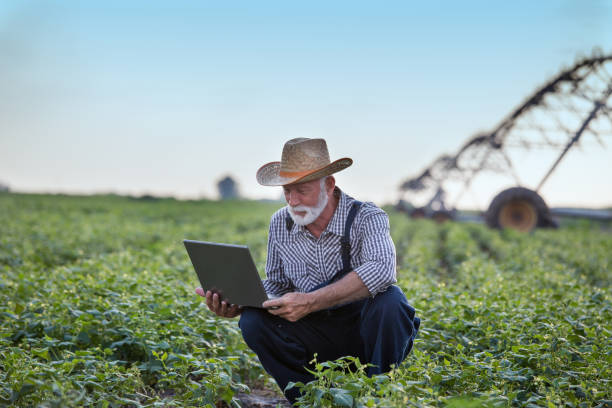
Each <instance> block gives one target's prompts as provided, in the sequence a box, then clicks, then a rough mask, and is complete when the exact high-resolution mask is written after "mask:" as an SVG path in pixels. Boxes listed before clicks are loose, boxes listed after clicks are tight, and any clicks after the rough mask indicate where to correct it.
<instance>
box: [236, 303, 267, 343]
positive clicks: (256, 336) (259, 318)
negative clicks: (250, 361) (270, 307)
mask: <svg viewBox="0 0 612 408" xmlns="http://www.w3.org/2000/svg"><path fill="white" fill-rule="evenodd" d="M264 313H265V314H267V312H265V311H264V312H262V311H261V310H259V309H255V308H245V309H244V310H242V313H241V314H240V321H239V322H238V327H240V330H241V331H242V338H244V341H245V342H246V344H248V345H249V347H251V348H252V347H253V345H255V344H257V343H259V342H261V341H263V336H264V335H265V333H266V329H265V324H266V323H265V319H266V317H267V316H265V315H264Z"/></svg>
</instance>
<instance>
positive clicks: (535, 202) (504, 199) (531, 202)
mask: <svg viewBox="0 0 612 408" xmlns="http://www.w3.org/2000/svg"><path fill="white" fill-rule="evenodd" d="M485 221H486V223H487V225H488V226H489V227H491V228H500V229H501V228H513V229H515V230H518V231H522V232H529V231H531V230H533V229H534V228H536V227H556V224H555V222H554V221H553V220H552V218H551V215H550V211H549V209H548V206H547V205H546V203H545V202H544V200H543V199H542V197H540V195H539V194H538V193H536V192H535V191H533V190H529V189H527V188H524V187H512V188H509V189H507V190H504V191H502V192H501V193H499V194H497V195H496V196H495V198H493V201H491V205H489V209H488V210H487V212H486V213H485Z"/></svg>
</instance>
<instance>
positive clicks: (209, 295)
mask: <svg viewBox="0 0 612 408" xmlns="http://www.w3.org/2000/svg"><path fill="white" fill-rule="evenodd" d="M206 306H208V308H209V309H210V310H213V300H212V292H211V291H210V290H208V291H206Z"/></svg>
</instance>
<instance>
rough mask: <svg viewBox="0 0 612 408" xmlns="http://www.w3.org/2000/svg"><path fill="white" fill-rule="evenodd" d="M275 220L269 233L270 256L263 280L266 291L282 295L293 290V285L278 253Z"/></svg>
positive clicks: (270, 293)
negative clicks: (275, 238)
mask: <svg viewBox="0 0 612 408" xmlns="http://www.w3.org/2000/svg"><path fill="white" fill-rule="evenodd" d="M274 228H275V226H274V222H271V223H270V231H269V233H268V258H267V259H266V279H264V280H263V285H264V289H265V290H266V293H267V294H269V295H274V296H282V295H284V294H285V293H287V292H291V290H292V289H293V285H292V283H291V281H290V280H289V279H288V278H287V276H286V275H285V273H284V271H283V263H282V261H281V257H280V255H279V253H278V249H277V248H276V246H277V245H278V244H277V243H276V241H275V240H274V237H273V235H274Z"/></svg>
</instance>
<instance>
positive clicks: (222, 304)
mask: <svg viewBox="0 0 612 408" xmlns="http://www.w3.org/2000/svg"><path fill="white" fill-rule="evenodd" d="M195 293H197V294H198V295H200V296H202V297H205V298H206V306H208V309H209V310H210V311H211V312H213V313H214V314H216V315H217V316H220V317H228V318H231V317H236V316H238V315H239V314H240V313H241V312H242V308H241V307H240V306H238V305H232V304H230V303H227V302H226V301H225V300H223V301H221V300H220V299H219V294H218V293H215V292H211V291H210V290H207V291H206V293H204V289H202V288H196V290H195Z"/></svg>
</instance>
